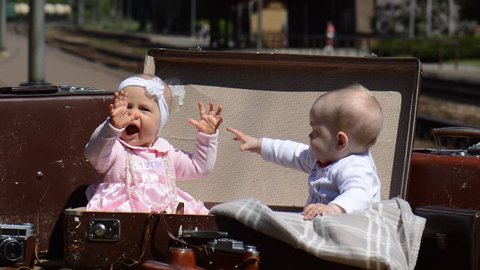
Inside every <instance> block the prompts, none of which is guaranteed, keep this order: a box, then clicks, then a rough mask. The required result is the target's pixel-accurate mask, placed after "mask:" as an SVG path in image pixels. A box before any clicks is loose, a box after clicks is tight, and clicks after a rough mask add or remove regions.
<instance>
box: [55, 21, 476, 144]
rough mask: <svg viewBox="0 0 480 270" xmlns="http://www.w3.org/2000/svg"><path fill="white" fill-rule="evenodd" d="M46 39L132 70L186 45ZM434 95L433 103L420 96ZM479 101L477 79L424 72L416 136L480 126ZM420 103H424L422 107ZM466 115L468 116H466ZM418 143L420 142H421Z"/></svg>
mask: <svg viewBox="0 0 480 270" xmlns="http://www.w3.org/2000/svg"><path fill="white" fill-rule="evenodd" d="M47 42H49V43H50V44H52V45H54V46H57V47H60V48H61V49H63V50H65V51H67V52H71V53H74V54H76V55H80V56H83V57H86V58H88V59H90V60H92V61H100V62H103V63H104V64H106V65H108V66H113V67H117V68H122V69H125V70H129V71H132V72H134V73H136V72H140V71H141V70H142V69H143V60H144V54H145V52H146V51H147V50H148V49H149V48H154V47H164V48H174V49H187V48H182V47H181V46H178V47H175V46H174V47H172V46H171V44H169V45H168V46H165V44H162V43H161V42H158V41H157V42H155V41H153V40H152V39H149V38H148V36H146V35H141V34H128V33H127V34H126V33H112V32H106V31H91V30H85V29H71V28H59V29H54V30H52V31H50V32H49V33H47ZM427 98H433V99H435V100H436V101H434V102H433V103H432V102H430V103H425V102H423V99H427ZM442 102H449V103H454V106H450V108H447V109H445V111H444V112H442V113H438V112H435V111H432V110H429V109H428V108H426V107H437V106H438V105H439V104H440V103H442ZM478 104H480V85H479V84H478V83H476V82H468V81H460V80H451V79H443V78H438V77H429V76H424V77H423V79H422V89H421V93H420V100H419V111H418V116H417V124H416V132H415V137H416V138H418V139H420V140H427V141H431V140H432V136H431V135H430V131H431V129H433V128H437V127H445V126H469V127H480V108H478V112H473V113H471V114H472V115H474V116H475V115H477V118H476V119H474V118H475V117H471V116H470V117H464V116H463V115H464V114H465V110H464V109H462V106H470V107H472V106H474V107H478ZM422 106H423V107H422ZM465 118H468V120H465ZM420 146H421V145H420Z"/></svg>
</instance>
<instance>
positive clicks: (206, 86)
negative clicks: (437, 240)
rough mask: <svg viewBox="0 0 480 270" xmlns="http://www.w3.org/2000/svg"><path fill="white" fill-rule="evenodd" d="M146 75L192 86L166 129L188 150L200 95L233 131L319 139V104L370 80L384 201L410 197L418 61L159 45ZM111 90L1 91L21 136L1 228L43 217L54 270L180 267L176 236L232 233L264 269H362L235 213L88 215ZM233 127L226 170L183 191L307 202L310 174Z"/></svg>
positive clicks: (222, 161) (7, 148) (9, 168)
mask: <svg viewBox="0 0 480 270" xmlns="http://www.w3.org/2000/svg"><path fill="white" fill-rule="evenodd" d="M145 72H149V73H156V74H158V75H159V76H160V77H162V78H163V79H165V80H166V81H167V82H169V83H170V84H176V85H177V86H179V87H184V88H185V89H186V97H185V100H184V104H183V106H179V107H176V108H175V110H174V112H173V113H172V114H171V117H170V119H169V122H168V124H167V126H166V129H165V133H164V137H165V138H166V139H168V140H169V141H170V142H171V143H172V144H173V145H175V146H177V147H179V148H183V149H186V150H189V149H190V148H191V147H192V142H193V141H194V135H195V134H194V130H193V129H192V128H191V127H190V126H188V125H187V124H186V123H185V120H186V119H187V118H189V117H195V116H196V115H197V114H198V112H197V108H196V105H195V104H196V103H197V101H199V100H200V101H204V102H208V101H213V102H215V103H216V104H222V105H223V106H224V116H225V122H224V124H223V126H222V128H223V127H227V126H233V127H237V128H239V129H243V130H244V131H245V132H248V133H250V134H252V135H258V136H275V137H284V138H288V139H292V140H298V141H303V142H308V136H307V135H308V132H309V128H310V127H309V122H308V110H309V108H310V106H311V104H312V103H313V101H314V99H315V98H316V97H318V95H320V93H322V92H324V91H328V90H332V89H337V88H341V87H344V86H346V85H349V84H351V83H360V84H362V85H364V86H366V87H367V88H369V89H370V90H372V91H373V92H374V94H375V95H376V96H377V98H378V99H379V101H380V102H381V104H382V106H383V108H384V111H385V116H386V120H385V127H384V130H383V131H382V134H381V136H380V138H379V140H378V142H377V144H376V145H375V147H374V149H373V156H374V158H375V160H376V161H377V163H378V164H377V168H378V172H379V174H380V177H381V179H382V198H384V199H387V198H392V197H397V196H400V197H402V198H405V195H406V190H407V186H406V184H407V181H406V179H407V176H408V175H409V174H408V173H409V166H410V153H411V149H412V145H413V127H414V120H415V116H416V105H417V98H418V90H419V84H420V63H419V62H418V60H416V59H412V58H376V57H365V58H357V57H326V56H305V55H303V56H302V55H282V54H261V53H259V54H254V53H233V52H205V51H172V50H163V49H152V50H150V51H149V52H148V53H147V55H146V60H145ZM92 83H94V82H92ZM70 90H72V89H70ZM111 97H112V92H108V91H93V90H78V91H75V89H73V91H65V90H55V91H50V92H35V91H34V92H31V91H23V90H22V91H17V92H12V91H10V92H9V91H7V90H5V91H4V93H3V94H1V95H0V103H1V104H0V105H1V106H0V113H1V114H2V115H3V116H4V117H5V119H11V121H7V122H6V123H4V124H3V125H2V127H1V130H0V134H2V139H3V141H4V142H5V141H6V142H9V143H8V144H6V143H3V144H2V145H1V146H0V153H1V154H2V162H0V169H1V170H0V172H1V173H2V175H1V179H2V181H4V188H2V189H1V190H0V198H2V203H1V204H0V208H1V211H0V223H9V224H19V223H25V222H27V223H32V224H34V225H35V230H36V239H37V241H38V255H39V257H40V258H41V259H43V260H45V261H43V264H44V267H47V266H46V265H47V264H50V265H53V264H55V262H54V261H55V260H56V259H58V260H59V262H58V265H62V266H64V267H71V268H75V269H109V268H110V267H112V266H115V267H122V266H123V267H128V265H132V266H137V265H138V264H141V263H142V262H145V261H148V260H152V259H153V260H157V261H163V262H167V263H168V262H169V261H168V260H169V248H170V247H171V246H172V245H174V244H175V241H173V240H172V239H174V238H172V235H173V236H178V233H179V231H182V232H184V231H191V230H195V229H197V230H200V231H208V232H210V233H211V232H212V231H213V232H216V233H218V232H227V233H228V238H231V239H233V240H239V241H243V242H244V243H245V244H246V245H253V246H256V247H257V248H258V250H259V251H260V258H261V261H260V267H261V269H280V268H281V269H298V267H301V268H303V269H310V268H311V269H313V268H315V267H318V266H319V265H326V266H327V267H329V268H338V267H340V268H343V267H344V268H351V267H349V266H348V265H347V266H345V265H338V264H335V263H331V262H327V261H323V260H321V259H319V258H316V257H314V256H311V255H310V254H308V253H307V252H304V251H302V250H299V249H296V248H295V247H292V246H288V245H287V244H284V243H283V242H281V241H279V240H276V239H273V238H272V237H268V236H266V235H263V234H261V233H258V232H255V231H253V230H251V229H248V228H247V227H246V226H244V225H243V224H240V223H239V222H237V221H236V220H231V219H228V218H225V217H220V216H213V215H205V216H190V215H176V214H169V215H165V214H152V215H150V214H144V213H108V212H103V213H100V212H87V211H83V210H82V208H81V207H82V206H85V204H86V201H85V197H84V191H85V188H86V187H87V186H88V185H89V184H91V183H93V182H95V181H97V179H99V176H98V175H97V174H96V173H95V171H94V170H93V169H92V168H91V167H90V165H89V164H88V162H87V161H86V160H85V158H84V156H83V150H84V146H85V144H86V142H87V140H88V138H89V136H90V134H91V132H92V131H93V130H94V128H95V127H96V126H97V125H98V124H99V123H100V122H101V121H102V120H103V119H105V117H106V109H105V108H106V105H107V104H108V103H109V102H110V100H111ZM31 108H36V109H35V111H34V112H32V111H31ZM221 133H222V134H221V140H220V142H219V143H220V145H219V156H218V158H217V163H216V167H215V170H214V172H213V173H212V174H211V175H210V176H209V177H207V178H206V179H204V180H203V181H194V182H186V183H179V186H180V187H181V188H182V189H184V190H186V191H187V192H189V193H191V194H192V195H193V196H194V197H196V198H198V199H201V200H203V201H207V202H214V203H220V202H226V201H231V200H236V199H241V198H245V197H254V198H257V199H259V200H261V201H263V202H264V203H265V204H268V205H277V206H281V208H288V207H291V206H294V207H300V206H302V205H303V203H304V201H305V198H306V196H307V187H306V180H305V178H306V176H305V175H304V174H302V173H298V172H293V171H292V170H289V169H283V168H279V167H277V166H274V165H272V164H267V163H262V162H259V160H258V157H257V156H254V155H248V154H241V153H239V150H238V145H237V144H235V143H232V142H231V140H230V138H229V137H228V135H227V134H226V132H224V131H221ZM292 179H297V180H292ZM272 194H275V196H272ZM65 209H66V210H65ZM99 224H100V225H99ZM97 225H98V226H97ZM102 225H103V226H106V227H108V228H111V230H109V231H110V232H115V229H114V228H115V226H118V228H120V229H119V230H118V233H110V234H106V235H108V236H109V237H111V238H112V239H97V238H98V237H100V238H102V237H104V234H102V233H100V236H98V235H97V236H95V232H97V230H96V229H98V227H100V228H102ZM95 226H97V227H95ZM166 228H169V230H166ZM100 231H101V230H100ZM166 231H170V233H171V235H170V234H169V233H167V232H166ZM92 234H93V238H92ZM115 237H116V238H115ZM202 243H203V242H202ZM58 265H57V266H52V267H51V268H52V269H58V268H60V267H59V266H58ZM299 265H300V266H299ZM200 266H202V265H200ZM262 267H263V268H262Z"/></svg>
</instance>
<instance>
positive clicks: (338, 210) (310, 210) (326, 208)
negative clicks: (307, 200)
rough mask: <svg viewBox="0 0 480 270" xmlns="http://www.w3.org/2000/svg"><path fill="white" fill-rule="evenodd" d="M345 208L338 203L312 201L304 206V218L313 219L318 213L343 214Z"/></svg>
mask: <svg viewBox="0 0 480 270" xmlns="http://www.w3.org/2000/svg"><path fill="white" fill-rule="evenodd" d="M343 213H345V210H343V208H342V207H340V206H338V205H337V204H334V203H331V204H323V203H312V204H309V205H307V206H305V207H304V208H303V219H304V220H312V219H313V218H315V217H316V216H318V215H324V214H327V215H337V214H343Z"/></svg>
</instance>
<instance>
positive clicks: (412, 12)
mask: <svg viewBox="0 0 480 270" xmlns="http://www.w3.org/2000/svg"><path fill="white" fill-rule="evenodd" d="M416 9H417V1H416V0H410V18H409V27H408V37H409V38H414V37H415V10H416Z"/></svg>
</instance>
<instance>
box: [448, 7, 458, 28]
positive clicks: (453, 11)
mask: <svg viewBox="0 0 480 270" xmlns="http://www.w3.org/2000/svg"><path fill="white" fill-rule="evenodd" d="M456 19H457V7H456V5H455V2H454V0H448V35H449V36H452V35H453V34H454V33H455V30H456Z"/></svg>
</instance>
